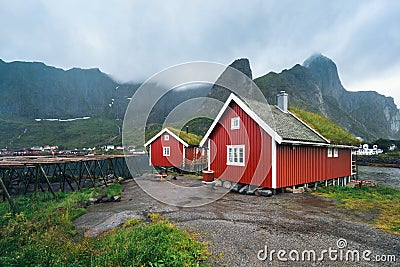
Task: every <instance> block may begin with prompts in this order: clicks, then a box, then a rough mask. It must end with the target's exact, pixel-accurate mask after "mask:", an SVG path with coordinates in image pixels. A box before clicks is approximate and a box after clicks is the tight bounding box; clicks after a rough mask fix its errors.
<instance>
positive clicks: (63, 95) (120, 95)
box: [0, 60, 139, 119]
mask: <svg viewBox="0 0 400 267" xmlns="http://www.w3.org/2000/svg"><path fill="white" fill-rule="evenodd" d="M138 86H139V84H123V85H120V84H118V83H116V82H115V81H113V80H112V79H111V78H110V77H109V76H108V75H106V74H104V73H102V72H101V71H100V70H99V69H85V70H84V69H77V68H74V69H70V70H67V71H64V70H62V69H58V68H54V67H50V66H46V65H45V64H43V63H39V62H32V63H31V62H11V63H6V62H4V61H2V60H0V99H1V104H0V116H2V117H21V118H29V119H71V118H78V117H87V116H88V117H98V118H104V117H106V118H119V119H122V118H123V116H124V111H125V108H126V105H127V104H128V103H129V100H128V97H131V96H132V95H133V93H134V92H135V90H136V89H137V88H138Z"/></svg>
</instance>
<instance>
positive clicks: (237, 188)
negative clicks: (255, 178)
mask: <svg viewBox="0 0 400 267" xmlns="http://www.w3.org/2000/svg"><path fill="white" fill-rule="evenodd" d="M243 186H244V185H243V184H241V183H236V184H234V185H233V186H232V188H231V191H232V192H239V190H240V188H242V187H243Z"/></svg>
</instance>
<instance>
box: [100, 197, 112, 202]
mask: <svg viewBox="0 0 400 267" xmlns="http://www.w3.org/2000/svg"><path fill="white" fill-rule="evenodd" d="M109 201H110V200H109V198H108V197H103V198H102V199H100V201H99V203H106V202H109Z"/></svg>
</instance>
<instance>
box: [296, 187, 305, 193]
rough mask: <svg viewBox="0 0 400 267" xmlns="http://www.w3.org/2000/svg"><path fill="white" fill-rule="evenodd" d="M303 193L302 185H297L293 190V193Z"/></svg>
mask: <svg viewBox="0 0 400 267" xmlns="http://www.w3.org/2000/svg"><path fill="white" fill-rule="evenodd" d="M303 193H304V187H298V188H295V189H294V190H293V194H303Z"/></svg>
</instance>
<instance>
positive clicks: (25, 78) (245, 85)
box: [0, 55, 400, 148]
mask: <svg viewBox="0 0 400 267" xmlns="http://www.w3.org/2000/svg"><path fill="white" fill-rule="evenodd" d="M230 66H231V67H232V68H234V69H237V70H239V71H241V72H242V73H244V74H245V75H242V76H240V75H239V76H237V75H235V71H232V70H229V69H227V70H226V71H225V72H223V73H222V75H221V76H220V78H219V79H218V80H217V84H215V85H213V86H212V87H210V86H197V88H192V89H175V90H172V91H170V92H168V93H166V94H165V95H164V96H163V97H162V98H161V99H159V100H158V101H157V103H156V105H155V106H154V107H153V110H152V112H151V113H150V114H149V115H150V116H149V119H148V122H149V123H150V124H154V125H158V124H160V123H162V122H163V120H164V119H165V117H166V116H167V115H168V114H169V112H170V111H172V110H173V109H175V107H176V106H177V105H179V104H180V103H182V102H184V101H187V100H189V99H191V98H195V97H204V96H208V97H209V98H213V99H217V100H219V102H220V103H219V104H221V105H222V102H224V100H225V99H226V98H227V96H228V95H229V91H227V89H226V88H224V86H219V85H218V84H223V85H225V86H226V87H233V86H234V87H236V88H239V89H240V90H241V92H243V93H245V94H250V95H251V94H252V92H254V91H252V90H254V87H253V86H252V85H251V79H252V78H253V77H252V71H251V67H250V62H249V60H248V59H245V58H242V59H238V60H235V61H234V62H233V63H232V64H231V65H230ZM249 81H250V83H249ZM254 82H255V83H256V84H257V86H258V87H259V88H260V89H261V91H262V93H263V95H264V96H265V97H266V99H267V100H268V102H269V103H270V104H276V95H277V93H278V92H280V91H281V90H284V91H286V92H287V93H288V94H289V104H290V105H291V106H295V107H299V108H301V109H304V110H307V111H311V112H315V113H319V114H321V115H324V116H325V117H327V118H329V119H330V120H331V121H333V122H335V123H336V124H338V125H340V126H342V127H343V128H344V129H346V130H347V131H349V132H350V133H352V134H354V135H355V136H360V137H362V138H364V139H365V140H368V141H369V140H376V139H378V138H380V137H382V138H395V139H400V113H399V110H398V109H397V107H396V105H395V104H394V101H393V99H392V98H390V97H385V96H382V95H380V94H378V93H376V92H370V91H368V92H349V91H347V90H346V89H345V88H344V87H343V85H342V83H341V81H340V79H339V76H338V72H337V68H336V65H335V63H334V62H333V61H332V60H330V59H329V58H327V57H325V56H322V55H314V56H312V57H310V58H309V59H307V60H306V61H305V62H304V63H303V64H302V65H300V64H297V65H295V66H293V67H292V68H291V69H288V70H283V71H282V72H280V73H274V72H270V73H268V74H266V75H264V76H262V77H259V78H256V79H255V80H254ZM140 85H141V84H140V83H125V84H121V83H118V82H116V81H114V80H113V79H112V78H111V77H110V76H108V75H107V74H105V73H103V72H101V71H100V70H99V69H78V68H73V69H70V70H62V69H58V68H55V67H51V66H47V65H45V64H43V63H39V62H10V63H6V62H4V61H2V60H0V148H2V147H5V146H7V147H10V148H22V147H29V146H33V145H45V144H51V145H63V146H65V147H68V148H74V147H79V146H98V145H103V144H105V143H114V144H118V143H121V126H122V120H123V118H124V115H125V110H126V107H127V105H128V103H129V100H130V98H131V97H132V95H133V94H134V93H135V92H136V90H137V89H138V88H139V86H140ZM148 97H151V92H149V94H148ZM210 103H211V104H212V105H210V106H207V112H211V113H213V112H218V111H219V106H218V105H219V104H217V105H214V104H215V103H216V102H215V101H214V102H210ZM200 107H201V105H200V104H199V107H195V106H193V109H197V108H199V109H200ZM139 115H141V114H139ZM144 115H146V116H147V114H144ZM88 117H90V118H88ZM83 118H84V119H83ZM50 119H57V121H51V120H50ZM209 123H210V120H209V119H205V118H203V119H200V120H199V121H197V122H196V123H193V122H192V124H190V122H189V125H190V129H191V130H192V131H195V130H196V129H199V130H198V131H197V132H196V134H201V133H202V132H204V130H206V129H207V127H208V125H209Z"/></svg>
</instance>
